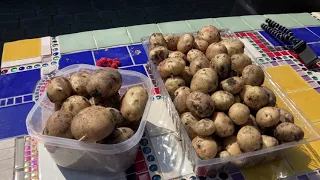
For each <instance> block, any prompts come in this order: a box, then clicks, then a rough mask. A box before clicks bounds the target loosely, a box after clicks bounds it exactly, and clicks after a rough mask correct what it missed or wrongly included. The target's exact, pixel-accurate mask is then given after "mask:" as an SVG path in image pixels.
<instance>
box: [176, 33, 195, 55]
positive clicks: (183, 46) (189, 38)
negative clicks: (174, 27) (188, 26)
mask: <svg viewBox="0 0 320 180" xmlns="http://www.w3.org/2000/svg"><path fill="white" fill-rule="evenodd" d="M193 43H194V37H193V35H192V34H184V35H182V36H181V37H180V39H179V41H178V44H177V50H178V51H180V52H182V53H184V54H185V53H187V52H188V51H190V50H191V49H192V47H193Z"/></svg>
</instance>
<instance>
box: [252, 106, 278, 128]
mask: <svg viewBox="0 0 320 180" xmlns="http://www.w3.org/2000/svg"><path fill="white" fill-rule="evenodd" d="M279 121H280V111H279V109H278V108H276V107H270V106H267V107H263V108H261V109H260V110H259V111H258V112H257V115H256V122H257V124H258V126H259V127H262V128H269V127H273V126H275V125H277V124H278V123H279Z"/></svg>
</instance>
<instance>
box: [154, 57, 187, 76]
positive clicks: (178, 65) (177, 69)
mask: <svg viewBox="0 0 320 180" xmlns="http://www.w3.org/2000/svg"><path fill="white" fill-rule="evenodd" d="M185 66H186V63H185V61H184V60H183V59H181V58H167V59H165V60H164V61H162V62H161V63H160V64H159V65H158V71H159V73H160V76H161V77H169V76H176V75H179V74H181V73H182V72H183V70H184V67H185Z"/></svg>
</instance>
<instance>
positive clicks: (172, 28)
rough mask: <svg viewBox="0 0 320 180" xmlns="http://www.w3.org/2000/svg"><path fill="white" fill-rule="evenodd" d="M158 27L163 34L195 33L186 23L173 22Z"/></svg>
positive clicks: (160, 24)
mask: <svg viewBox="0 0 320 180" xmlns="http://www.w3.org/2000/svg"><path fill="white" fill-rule="evenodd" d="M158 26H159V28H160V29H161V32H162V33H163V34H168V33H173V34H177V33H190V32H194V31H195V30H193V29H191V28H190V26H189V25H188V24H187V22H186V21H172V22H165V23H158Z"/></svg>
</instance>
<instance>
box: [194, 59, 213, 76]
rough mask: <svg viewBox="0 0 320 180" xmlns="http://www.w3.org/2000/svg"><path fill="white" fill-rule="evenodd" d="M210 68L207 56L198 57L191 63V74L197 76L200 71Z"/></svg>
mask: <svg viewBox="0 0 320 180" xmlns="http://www.w3.org/2000/svg"><path fill="white" fill-rule="evenodd" d="M209 66H210V63H209V60H208V59H207V58H206V57H205V56H197V57H196V58H194V59H193V61H192V62H191V63H190V72H191V74H192V75H195V74H196V72H198V71H199V70H200V69H203V68H208V67H209Z"/></svg>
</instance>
